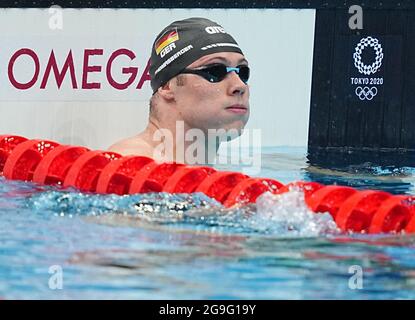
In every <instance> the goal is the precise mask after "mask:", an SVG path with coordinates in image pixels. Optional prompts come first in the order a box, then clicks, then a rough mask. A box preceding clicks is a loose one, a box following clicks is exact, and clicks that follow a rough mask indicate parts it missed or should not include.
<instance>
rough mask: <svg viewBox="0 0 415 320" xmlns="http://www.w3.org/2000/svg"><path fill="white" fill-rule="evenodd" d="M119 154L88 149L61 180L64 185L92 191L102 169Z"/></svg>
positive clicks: (118, 156)
mask: <svg viewBox="0 0 415 320" xmlns="http://www.w3.org/2000/svg"><path fill="white" fill-rule="evenodd" d="M120 157H121V155H119V154H118V153H114V152H109V151H88V152H85V153H84V154H82V155H81V156H80V157H79V158H78V159H76V160H75V162H74V163H73V164H72V166H71V168H70V169H69V171H68V174H67V175H66V177H65V180H64V182H63V186H64V187H75V188H78V189H79V190H81V191H90V192H94V191H95V189H96V185H97V182H98V178H99V174H100V173H101V171H102V169H103V168H104V167H105V166H106V165H107V164H108V163H110V162H111V161H114V160H116V159H118V158H120Z"/></svg>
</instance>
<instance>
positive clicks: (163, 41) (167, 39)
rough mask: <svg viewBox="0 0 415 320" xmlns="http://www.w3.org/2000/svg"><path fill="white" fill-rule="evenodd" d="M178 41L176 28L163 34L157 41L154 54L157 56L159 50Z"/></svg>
mask: <svg viewBox="0 0 415 320" xmlns="http://www.w3.org/2000/svg"><path fill="white" fill-rule="evenodd" d="M177 40H179V34H178V33H177V28H175V29H174V30H169V31H167V32H166V33H165V34H163V35H162V36H161V38H160V39H159V40H157V42H156V45H155V48H156V53H157V54H159V53H160V51H161V50H163V49H164V48H165V47H167V46H168V45H169V44H170V43H173V42H175V41H177Z"/></svg>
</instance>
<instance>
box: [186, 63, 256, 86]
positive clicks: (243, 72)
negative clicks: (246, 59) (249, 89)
mask: <svg viewBox="0 0 415 320" xmlns="http://www.w3.org/2000/svg"><path fill="white" fill-rule="evenodd" d="M232 71H235V72H236V73H237V74H238V76H239V78H240V79H241V80H242V81H243V82H244V83H247V82H248V79H249V67H248V66H246V65H240V66H237V67H235V68H233V67H227V66H225V65H223V64H218V65H213V66H209V67H206V68H204V69H200V70H186V71H184V72H183V73H193V74H197V75H200V76H202V77H203V78H205V79H206V80H207V81H209V82H220V81H222V80H223V79H225V77H226V75H227V74H228V73H229V72H232Z"/></svg>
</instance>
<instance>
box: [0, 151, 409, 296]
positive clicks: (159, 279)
mask: <svg viewBox="0 0 415 320" xmlns="http://www.w3.org/2000/svg"><path fill="white" fill-rule="evenodd" d="M217 167H218V168H219V169H228V170H242V169H243V168H242V167H240V166H231V165H220V166H217ZM414 170H415V169H414V168H413V167H410V166H401V167H393V166H390V165H387V166H382V165H379V164H377V163H362V164H360V165H359V164H354V165H351V166H344V167H337V168H325V167H321V166H319V164H318V163H317V164H310V163H309V162H308V160H307V158H306V153H305V149H304V148H264V149H263V150H262V165H261V171H260V172H259V173H258V174H256V175H257V176H263V177H271V178H275V179H277V180H279V181H281V182H283V183H288V182H291V181H296V180H313V181H319V182H322V183H331V184H332V183H337V184H343V185H350V186H353V187H356V188H360V189H365V188H372V189H373V188H375V189H382V190H386V191H388V192H393V193H405V194H415V190H414V184H415V178H414ZM414 245H415V237H414V236H409V235H402V234H398V235H376V236H374V235H371V236H369V235H362V234H355V235H346V234H341V233H340V232H339V231H338V230H337V228H336V227H335V224H334V223H333V221H332V220H331V217H330V216H329V215H328V214H322V215H314V214H312V213H311V212H309V210H308V209H307V208H306V206H305V205H304V202H303V195H302V194H301V192H299V191H298V190H293V191H292V192H290V193H287V194H285V195H283V196H279V197H277V196H272V195H270V194H264V195H263V196H261V197H260V198H259V199H258V201H257V203H256V204H253V205H250V206H247V207H244V208H240V209H225V208H223V207H222V206H221V205H220V204H219V203H217V202H216V201H214V200H212V199H209V198H207V197H206V196H204V195H203V194H192V195H171V194H165V193H161V194H146V195H132V196H123V197H120V196H114V195H105V196H103V195H94V194H85V193H79V192H77V191H76V190H59V189H57V188H55V187H41V186H37V185H34V184H30V183H24V182H18V181H7V180H4V179H3V178H0V298H3V299H414V298H415V250H414ZM356 270H359V271H358V272H357V271H356ZM360 271H361V273H360ZM360 275H361V276H360Z"/></svg>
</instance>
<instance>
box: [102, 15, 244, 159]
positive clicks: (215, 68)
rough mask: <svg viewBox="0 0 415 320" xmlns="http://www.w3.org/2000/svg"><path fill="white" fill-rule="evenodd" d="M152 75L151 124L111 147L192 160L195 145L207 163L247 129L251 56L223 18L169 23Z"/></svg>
mask: <svg viewBox="0 0 415 320" xmlns="http://www.w3.org/2000/svg"><path fill="white" fill-rule="evenodd" d="M150 76H151V87H152V89H153V95H152V97H151V98H150V114H149V121H148V125H147V127H146V129H145V130H144V131H143V132H141V133H139V134H138V135H136V136H133V137H130V138H126V139H124V140H121V141H119V142H117V143H115V144H113V145H112V146H111V147H110V148H109V150H110V151H114V152H118V153H120V154H122V155H141V156H147V157H151V158H153V159H155V160H160V161H164V162H166V161H176V162H182V163H187V164H194V163H192V162H194V158H192V161H189V159H188V156H189V155H190V154H192V155H194V152H193V151H195V152H198V153H199V157H198V159H200V156H202V157H201V158H202V161H198V163H197V164H203V163H205V164H207V163H210V162H209V161H212V159H213V158H214V156H215V155H216V153H217V151H218V148H219V145H220V142H221V141H224V140H229V139H232V138H235V137H236V136H238V135H240V134H241V131H242V129H243V128H244V126H245V124H246V123H247V121H248V118H249V86H248V79H249V67H248V61H247V60H246V59H245V57H244V54H243V53H242V50H241V48H240V47H239V45H238V43H237V42H236V41H235V39H234V38H233V37H232V36H231V35H230V34H229V33H227V32H226V31H225V30H224V29H223V28H222V27H221V26H220V25H218V24H217V23H215V22H213V21H211V20H208V19H204V18H190V19H185V20H181V21H175V22H173V23H171V24H170V25H169V26H167V27H166V28H164V29H163V30H162V31H161V32H160V34H159V35H158V36H157V38H156V40H155V41H154V43H153V46H152V51H151V59H150ZM179 131H182V132H183V133H184V135H181V134H180V132H179ZM224 132H226V133H225V134H224ZM235 132H236V134H235ZM186 134H188V136H186ZM189 150H191V151H192V152H190V153H189V152H187V151H189ZM186 155H187V156H186ZM200 162H201V163H200Z"/></svg>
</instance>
